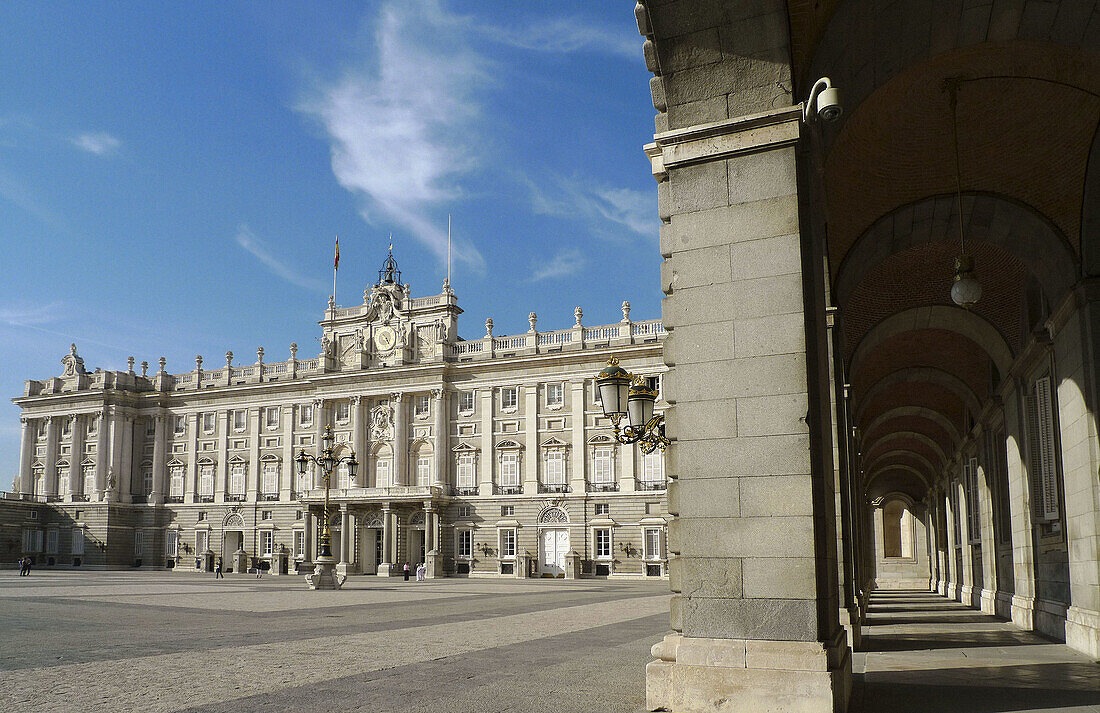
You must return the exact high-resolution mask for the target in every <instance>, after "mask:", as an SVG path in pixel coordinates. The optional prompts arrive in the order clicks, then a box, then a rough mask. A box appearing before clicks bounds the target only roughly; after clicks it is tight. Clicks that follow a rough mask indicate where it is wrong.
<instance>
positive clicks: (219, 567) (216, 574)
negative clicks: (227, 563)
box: [214, 557, 225, 579]
mask: <svg viewBox="0 0 1100 713" xmlns="http://www.w3.org/2000/svg"><path fill="white" fill-rule="evenodd" d="M218 577H221V578H222V579H225V575H224V574H222V558H221V557H219V558H218V562H217V564H215V565H214V579H217V578H218Z"/></svg>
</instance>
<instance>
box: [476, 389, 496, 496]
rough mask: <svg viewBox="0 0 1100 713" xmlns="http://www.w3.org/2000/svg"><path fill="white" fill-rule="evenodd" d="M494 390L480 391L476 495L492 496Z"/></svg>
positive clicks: (494, 455)
mask: <svg viewBox="0 0 1100 713" xmlns="http://www.w3.org/2000/svg"><path fill="white" fill-rule="evenodd" d="M495 394H496V388H495V387H489V388H487V389H482V390H481V391H480V393H479V394H478V395H479V396H480V397H481V453H479V454H478V461H477V484H478V490H477V492H478V495H482V496H484V495H492V494H493V468H494V467H495V465H496V454H495V452H494V451H493V407H494V406H495V405H496V398H495Z"/></svg>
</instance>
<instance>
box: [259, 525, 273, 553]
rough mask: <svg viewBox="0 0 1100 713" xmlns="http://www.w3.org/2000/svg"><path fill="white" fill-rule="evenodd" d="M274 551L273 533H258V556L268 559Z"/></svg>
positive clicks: (265, 531) (266, 531)
mask: <svg viewBox="0 0 1100 713" xmlns="http://www.w3.org/2000/svg"><path fill="white" fill-rule="evenodd" d="M274 551H275V533H274V532H271V531H270V530H264V531H261V532H260V554H261V555H263V556H266V557H270V556H271V554H272V553H273V552H274Z"/></svg>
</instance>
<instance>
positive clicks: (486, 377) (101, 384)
mask: <svg viewBox="0 0 1100 713" xmlns="http://www.w3.org/2000/svg"><path fill="white" fill-rule="evenodd" d="M461 311H462V310H461V309H460V308H459V307H458V301H457V298H456V296H455V295H454V293H453V292H452V291H451V290H450V288H449V286H448V285H444V291H443V292H442V293H441V294H438V295H434V296H428V297H419V298H414V297H412V296H411V294H410V290H409V285H407V284H402V283H401V282H400V272H399V271H397V265H396V262H395V261H393V259H392V256H391V257H390V258H389V259H387V262H386V264H385V265H384V266H383V269H382V271H380V272H379V278H378V282H376V283H375V284H374V285H372V286H371V287H369V288H368V289H367V291H366V292H365V294H364V297H363V304H362V305H360V306H356V307H337V306H336V305H335V304H334V303H333V302H332V301H331V300H330V304H329V307H328V309H327V310H326V311H325V314H324V317H323V319H322V320H321V321H320V325H321V345H322V350H321V353H320V354H318V355H316V356H311V357H308V358H305V359H299V358H298V354H297V346H296V345H293V344H292V345H291V348H290V358H289V359H287V360H286V361H281V362H274V363H272V362H268V361H266V360H265V354H264V350H263V349H262V348H261V349H259V350H257V355H256V361H255V363H253V364H247V365H234V363H233V358H234V357H233V354H232V353H227V354H226V359H225V363H224V365H219V366H217V367H216V368H212V367H211V365H209V364H206V363H205V362H204V360H203V358H202V357H196V359H195V368H194V370H192V371H189V372H184V373H176V374H170V373H168V371H167V370H166V364H165V361H164V360H163V359H161V360H160V363H159V369H158V370H157V371H155V372H154V373H149V369H148V366H147V365H146V364H144V363H143V364H142V365H141V367H140V370H139V371H135V370H134V362H133V360H131V362H130V364H129V368H128V369H127V370H125V371H103V370H98V369H97V370H95V371H94V372H92V371H89V370H88V369H87V368H86V367H85V366H84V363H83V359H82V358H81V357H80V356H79V354H78V353H77V351H76V347H75V345H74V346H73V347H72V349H71V350H70V353H69V354H68V355H66V356H65V358H64V359H62V366H63V368H64V369H63V373H62V374H61V375H60V376H58V377H54V378H51V379H46V380H44V381H28V382H26V389H25V393H24V395H23V396H22V397H21V398H17V399H15V402H16V403H17V404H18V405H19V406H20V407H21V408H22V409H23V415H22V424H23V450H22V456H21V462H20V471H19V482H18V484H17V485H18V489H17V490H18V492H16V493H14V494H11V495H9V498H8V499H7V500H4V501H0V502H4V503H5V504H6V505H7V506H9V507H16V503H15V502H13V500H12V499H13V498H14V499H15V501H18V507H16V510H13V511H12V517H11V518H4V525H5V528H6V529H5V536H6V535H8V534H11V536H12V537H15V535H14V534H12V533H15V531H16V530H19V535H18V538H17V540H18V543H17V545H16V544H13V545H12V546H10V547H8V548H7V549H6V550H3V551H0V557H3V558H4V559H5V560H10V561H11V562H12V563H14V561H15V560H16V559H17V558H18V557H19V556H22V555H24V554H26V555H29V556H31V557H33V558H34V559H35V560H36V563H37V564H40V565H42V566H46V567H81V568H88V567H96V568H102V567H107V568H117V567H156V568H161V567H171V568H177V569H195V568H198V569H206V570H209V569H211V568H212V567H214V566H215V563H216V562H217V561H218V560H221V561H222V564H223V566H224V567H225V568H226V569H230V570H233V571H238V572H239V571H242V570H248V569H252V568H255V567H256V566H259V567H261V568H264V569H267V568H270V569H271V570H272V571H274V572H277V573H291V572H295V571H298V572H302V571H309V570H310V569H311V567H312V561H313V558H314V557H316V556H317V554H318V540H319V533H320V530H321V524H322V520H321V517H322V514H323V510H324V502H325V482H324V480H323V477H321V475H320V474H319V472H313V471H312V470H311V471H309V472H307V473H306V474H305V475H299V474H298V473H297V472H296V468H295V467H294V462H293V459H294V456H295V455H296V454H297V453H298V452H299V451H301V450H305V451H307V452H310V453H314V452H316V450H317V449H318V448H319V444H320V439H321V436H322V435H323V433H324V431H325V429H326V428H331V429H332V431H333V433H334V435H335V440H336V449H337V453H338V455H339V454H347V453H349V452H354V453H355V454H356V455H357V457H358V460H359V462H360V464H361V465H360V467H359V469H358V472H357V473H356V475H355V477H354V478H352V477H351V476H350V474H349V473H348V472H347V471H346V470H337V471H336V472H334V473H333V474H332V482H331V483H329V497H330V502H331V507H330V510H329V517H330V520H329V522H330V525H331V527H332V530H333V553H334V555H336V556H337V558H338V559H339V562H340V564H339V565H338V566H337V569H338V571H339V572H340V573H341V574H348V573H352V574H355V573H362V574H381V575H390V574H399V573H400V572H401V570H402V568H403V564H404V563H405V562H408V563H410V565H412V566H415V565H416V563H419V562H425V563H426V564H427V567H428V574H429V576H443V575H468V576H480V575H486V576H513V577H538V576H555V577H583V576H611V577H618V576H634V577H664V576H667V568H666V561H667V558H666V555H665V529H666V522H667V519H668V512H667V510H668V508H667V500H666V497H665V474H664V457H663V455H662V454H661V452H660V451H658V452H656V453H655V454H650V455H644V454H643V453H642V452H641V450H640V448H638V447H637V446H635V445H626V444H620V443H618V442H617V441H616V440H615V438H614V434H613V431H612V428H611V424H610V423H609V421H608V419H607V418H606V417H605V416H604V415H603V412H602V410H601V408H600V406H599V404H598V402H597V397H596V392H595V388H594V384H593V377H594V375H595V374H596V373H597V372H598V371H599V370H600V368H602V366H603V365H604V363H605V361H606V360H607V359H608V358H609V357H610V356H611V355H613V354H614V355H617V356H618V358H619V359H620V360H621V361H622V363H623V365H624V366H625V367H626V368H627V369H629V370H631V371H632V372H634V373H635V374H637V375H639V376H644V377H647V378H650V379H652V380H654V381H655V382H656V383H660V380H661V375H662V373H663V372H664V371H665V367H664V366H663V364H662V363H661V358H660V355H661V350H662V341H663V338H664V329H663V327H662V326H661V324H660V323H659V322H656V321H643V322H635V321H632V320H631V318H630V306H629V303H625V302H624V303H623V319H622V321H621V322H619V323H617V324H612V325H603V326H596V327H587V326H584V325H583V323H582V317H583V314H582V312H581V310H580V308H577V310H576V311H575V314H574V318H575V324H574V325H573V326H572V327H571V328H569V329H564V330H558V331H551V332H544V331H538V329H537V317H536V315H535V314H534V313H531V315H530V317H529V322H530V331H528V332H527V333H526V334H521V335H515V336H495V335H493V333H492V322H491V320H490V321H488V322H487V324H486V336H484V337H482V338H480V339H472V340H463V339H460V338H459V337H458V336H457V322H458V316H459V314H460V313H461ZM664 406H665V404H664V402H658V410H660V409H663V408H664ZM23 510H27V513H23ZM30 512H34V513H35V515H34V519H33V520H32V519H31V516H30V515H29V514H28V513H30ZM13 523H14V524H13ZM13 528H15V529H13ZM7 530H12V533H8V532H7ZM77 540H79V541H77ZM74 542H75V544H74Z"/></svg>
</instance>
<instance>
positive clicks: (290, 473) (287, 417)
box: [279, 405, 298, 502]
mask: <svg viewBox="0 0 1100 713" xmlns="http://www.w3.org/2000/svg"><path fill="white" fill-rule="evenodd" d="M296 410H297V409H295V407H294V406H293V405H290V406H284V407H283V414H282V419H283V420H282V422H281V423H282V433H283V462H282V463H280V464H279V465H280V468H279V500H281V501H282V502H290V501H291V500H292V499H293V497H294V496H293V492H294V479H295V478H296V477H297V473H298V469H297V466H295V464H294V456H295V453H294V426H295V420H294V419H295V416H296V415H297V414H296Z"/></svg>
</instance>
